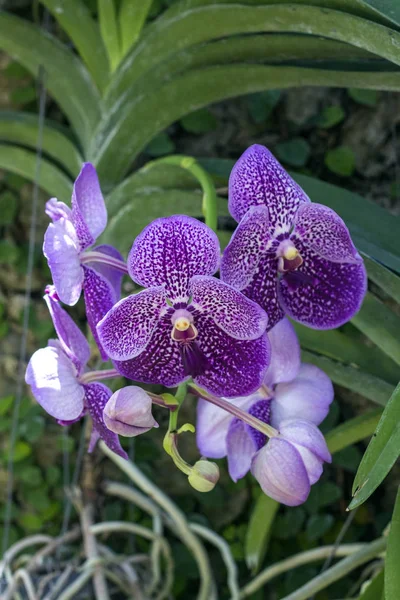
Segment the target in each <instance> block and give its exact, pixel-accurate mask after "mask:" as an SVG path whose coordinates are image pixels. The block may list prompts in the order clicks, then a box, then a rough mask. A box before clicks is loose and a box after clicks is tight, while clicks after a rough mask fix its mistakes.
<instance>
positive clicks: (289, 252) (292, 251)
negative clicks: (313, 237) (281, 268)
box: [283, 246, 299, 260]
mask: <svg viewBox="0 0 400 600" xmlns="http://www.w3.org/2000/svg"><path fill="white" fill-rule="evenodd" d="M297 256H299V251H298V250H297V248H295V247H294V246H288V247H287V248H285V250H284V252H283V258H286V260H293V259H294V258H296V257H297Z"/></svg>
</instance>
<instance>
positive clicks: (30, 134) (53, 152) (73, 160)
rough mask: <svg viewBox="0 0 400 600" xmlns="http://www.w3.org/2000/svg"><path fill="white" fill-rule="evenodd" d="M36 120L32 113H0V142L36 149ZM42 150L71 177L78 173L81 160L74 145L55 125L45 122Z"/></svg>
mask: <svg viewBox="0 0 400 600" xmlns="http://www.w3.org/2000/svg"><path fill="white" fill-rule="evenodd" d="M37 140H38V120H37V116H36V115H34V114H32V113H23V112H13V111H4V112H0V141H3V142H4V141H6V142H14V143H16V144H20V145H21V146H27V147H28V148H36V146H37ZM42 150H43V152H44V154H45V155H47V156H50V157H51V158H52V159H54V160H55V161H57V162H58V163H60V164H61V165H62V166H63V167H64V169H65V170H66V171H68V172H69V174H70V175H71V176H72V177H74V178H75V177H76V176H77V174H78V173H79V171H80V169H81V166H82V162H83V158H82V156H81V155H80V153H79V150H78V149H77V147H76V145H75V144H74V143H73V142H72V141H71V139H70V138H69V137H67V135H65V133H64V132H63V131H62V129H61V127H59V126H57V123H51V122H49V121H47V123H46V124H45V126H44V127H43V134H42Z"/></svg>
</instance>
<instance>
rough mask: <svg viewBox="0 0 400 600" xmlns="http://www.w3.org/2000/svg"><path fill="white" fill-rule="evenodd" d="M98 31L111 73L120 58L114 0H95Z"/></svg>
mask: <svg viewBox="0 0 400 600" xmlns="http://www.w3.org/2000/svg"><path fill="white" fill-rule="evenodd" d="M97 8H98V12H99V25H100V33H101V37H102V38H103V42H104V45H105V47H106V51H107V55H108V61H109V63H110V71H111V73H113V71H115V69H116V68H117V66H118V63H119V61H120V58H121V48H120V39H119V29H118V23H117V13H116V7H115V3H114V0H97Z"/></svg>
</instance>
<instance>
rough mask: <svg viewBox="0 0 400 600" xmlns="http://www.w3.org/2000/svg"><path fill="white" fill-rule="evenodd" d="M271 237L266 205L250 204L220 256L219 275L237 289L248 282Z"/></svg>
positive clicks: (244, 286)
mask: <svg viewBox="0 0 400 600" xmlns="http://www.w3.org/2000/svg"><path fill="white" fill-rule="evenodd" d="M270 240H271V235H270V222H269V216H268V208H267V207H266V206H257V207H251V208H250V209H249V210H248V212H247V213H246V215H245V216H244V217H243V219H242V220H241V221H240V223H239V225H238V226H237V228H236V231H235V232H234V234H233V235H232V238H231V240H230V242H229V244H228V246H227V247H226V249H225V251H224V254H223V256H222V259H221V279H222V280H223V281H225V282H226V283H228V284H229V285H232V286H233V287H234V288H236V289H238V290H243V289H245V288H246V287H247V286H249V285H251V282H252V278H253V276H254V274H255V272H256V270H257V267H258V265H259V262H260V259H261V256H262V255H263V254H264V253H265V252H266V251H267V250H268V247H269V243H270Z"/></svg>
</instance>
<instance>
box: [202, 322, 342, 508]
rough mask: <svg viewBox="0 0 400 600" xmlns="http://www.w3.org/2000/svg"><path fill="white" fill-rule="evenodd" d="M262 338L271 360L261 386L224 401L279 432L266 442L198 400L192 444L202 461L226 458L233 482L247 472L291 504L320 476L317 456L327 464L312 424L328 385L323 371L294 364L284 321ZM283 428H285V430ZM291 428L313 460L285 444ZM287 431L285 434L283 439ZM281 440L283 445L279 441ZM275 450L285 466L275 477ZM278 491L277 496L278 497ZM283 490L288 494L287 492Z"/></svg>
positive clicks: (295, 351)
mask: <svg viewBox="0 0 400 600" xmlns="http://www.w3.org/2000/svg"><path fill="white" fill-rule="evenodd" d="M268 335H269V338H270V342H271V357H272V360H271V364H270V366H269V369H268V371H267V373H266V375H265V378H264V382H263V385H262V387H261V388H260V389H259V390H258V391H257V392H255V393H254V394H251V395H249V396H246V397H241V398H233V399H230V402H231V403H233V404H235V405H236V406H238V407H239V408H241V409H242V410H244V411H246V412H248V413H249V414H251V415H253V416H255V417H257V418H258V419H260V420H261V421H263V422H264V423H267V424H269V425H272V427H274V428H275V429H277V430H278V431H280V436H278V437H276V438H271V439H270V440H269V441H268V442H267V438H266V436H265V435H264V434H262V433H261V432H260V431H257V430H256V429H254V428H252V427H250V426H249V425H247V424H246V423H244V422H243V421H241V420H240V419H238V418H236V417H234V416H232V415H231V414H230V413H228V412H226V411H224V410H223V409H222V408H220V407H217V406H215V405H214V404H211V403H209V402H208V401H206V400H204V399H199V401H198V405H197V422H196V432H197V445H198V448H199V450H200V452H201V454H202V455H203V456H206V457H207V458H223V457H225V456H227V458H228V469H229V474H230V476H231V478H232V479H233V480H234V481H237V480H238V479H241V478H242V477H244V476H245V475H246V473H248V471H249V470H252V473H253V474H254V475H255V477H256V478H257V479H258V480H259V483H260V485H261V487H262V488H263V490H264V491H265V492H266V493H267V494H268V495H270V496H271V497H273V498H275V499H277V500H278V501H280V502H283V503H285V504H289V505H295V504H299V503H301V502H304V501H305V499H306V497H307V496H308V493H309V491H310V486H311V485H312V484H313V483H314V482H315V481H316V480H317V479H318V478H319V476H320V474H321V472H322V460H320V457H321V456H322V457H323V460H324V461H328V462H329V453H327V450H326V445H325V441H324V438H323V436H322V434H320V432H319V431H318V429H317V425H319V424H320V423H321V422H322V421H323V420H324V418H325V417H326V415H327V414H328V411H329V406H330V404H331V402H332V400H333V394H334V392H333V386H332V382H331V381H330V379H329V377H327V375H326V374H325V373H324V372H323V371H321V370H320V369H318V368H317V367H315V366H314V365H309V364H304V363H303V364H302V363H301V362H300V347H299V343H298V340H297V336H296V334H295V331H294V329H293V326H292V325H291V323H290V322H289V321H288V320H287V319H283V320H281V321H280V322H279V323H277V324H276V325H275V327H273V329H272V330H271V331H270V332H269V334H268ZM304 423H305V424H304ZM287 424H289V425H290V427H289V425H288V426H287V427H286V425H287ZM296 427H299V432H300V433H301V436H303V437H301V436H300V433H299V436H300V437H299V444H300V445H301V443H302V442H301V440H302V439H303V438H305V437H307V435H308V436H309V437H310V439H311V440H313V441H314V442H313V443H314V446H312V445H311V446H310V450H311V451H312V449H314V450H315V453H314V454H315V456H316V457H317V458H316V459H315V460H312V459H311V458H310V457H309V455H308V454H307V453H305V451H304V452H303V450H302V449H300V450H299V448H297V447H294V448H293V444H291V443H289V440H291V438H290V435H291V432H293V431H295V429H296ZM287 431H289V433H288V434H287V435H286V433H287ZM304 432H306V433H304ZM303 433H304V435H303ZM285 436H286V437H285ZM282 439H283V440H285V442H283V441H282V442H281V440H282ZM310 444H311V442H310ZM303 445H304V444H303ZM289 446H290V447H289ZM280 452H281V454H282V456H281V460H282V465H286V466H285V468H284V469H283V471H282V473H281V474H279V473H276V472H275V471H276V469H278V467H279V464H280V463H279V453H280ZM270 457H271V458H270ZM304 458H309V461H308V462H304ZM300 463H304V464H303V466H302V468H298V465H299V464H300ZM318 465H319V466H318ZM292 467H293V468H292ZM317 473H319V474H318V477H316V474H317ZM278 475H279V477H278ZM267 477H269V479H267ZM276 477H278V479H279V481H278V480H277V482H276V485H275V488H276V489H275V488H274V487H273V486H272V484H271V482H273V481H275V479H274V478H276ZM285 482H286V484H287V486H286V488H285V485H284V484H285ZM268 486H269V487H268ZM267 487H268V490H269V491H267ZM278 488H279V489H280V490H281V494H279V493H278V491H277V490H278ZM288 490H291V491H290V493H289V491H288ZM291 503H292V504H291Z"/></svg>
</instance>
